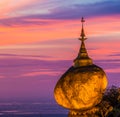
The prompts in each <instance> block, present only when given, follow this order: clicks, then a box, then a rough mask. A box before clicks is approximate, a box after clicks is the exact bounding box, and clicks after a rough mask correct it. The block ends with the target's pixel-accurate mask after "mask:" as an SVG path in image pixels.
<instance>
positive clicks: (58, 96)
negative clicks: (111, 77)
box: [54, 18, 107, 111]
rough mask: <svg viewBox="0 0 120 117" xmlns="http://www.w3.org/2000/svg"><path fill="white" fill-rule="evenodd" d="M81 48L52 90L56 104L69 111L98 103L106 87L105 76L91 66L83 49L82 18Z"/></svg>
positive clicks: (102, 72) (86, 108)
mask: <svg viewBox="0 0 120 117" xmlns="http://www.w3.org/2000/svg"><path fill="white" fill-rule="evenodd" d="M81 22H82V30H81V35H80V38H79V39H80V40H81V47H80V50H79V53H78V56H77V58H76V59H75V60H74V65H73V66H72V67H70V68H69V69H68V70H67V71H66V72H65V73H64V74H63V75H62V77H61V78H60V79H59V81H58V82H57V84H56V86H55V89H54V97H55V100H56V102H57V103H58V104H59V105H61V106H63V107H65V108H68V109H70V110H81V111H82V110H88V109H90V108H92V107H94V106H95V105H97V104H98V103H100V101H101V99H102V96H103V93H104V91H105V89H106V87H107V78H106V74H105V72H104V71H103V69H102V68H100V67H98V66H96V65H94V64H93V62H92V59H91V58H89V56H88V53H87V50H86V48H85V44H84V41H85V40H86V39H87V38H86V37H85V34H84V29H83V22H84V19H83V18H82V20H81Z"/></svg>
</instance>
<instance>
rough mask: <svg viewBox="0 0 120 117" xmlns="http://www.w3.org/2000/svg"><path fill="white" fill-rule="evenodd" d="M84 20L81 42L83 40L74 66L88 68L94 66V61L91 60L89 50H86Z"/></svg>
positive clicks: (82, 20)
mask: <svg viewBox="0 0 120 117" xmlns="http://www.w3.org/2000/svg"><path fill="white" fill-rule="evenodd" d="M84 22H85V20H84V18H83V17H82V19H81V23H82V29H81V34H80V38H79V40H81V47H80V50H79V53H78V56H77V58H76V59H75V60H74V66H75V67H80V66H87V65H92V59H90V58H89V56H88V53H87V50H86V48H85V43H84V41H85V40H86V39H87V38H86V36H85V32H84Z"/></svg>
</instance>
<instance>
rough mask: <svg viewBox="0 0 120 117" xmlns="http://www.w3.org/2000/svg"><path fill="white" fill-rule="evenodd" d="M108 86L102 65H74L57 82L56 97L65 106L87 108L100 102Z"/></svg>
mask: <svg viewBox="0 0 120 117" xmlns="http://www.w3.org/2000/svg"><path fill="white" fill-rule="evenodd" d="M106 86H107V78H106V75H105V72H104V71H103V70H102V69H101V68H100V67H98V66H96V65H89V66H81V67H73V66H72V67H71V68H70V69H68V71H67V72H66V73H65V74H63V76H62V77H61V78H60V79H59V81H58V82H57V84H56V87H55V89H54V97H55V100H56V102H57V103H58V104H59V105H61V106H63V107H65V108H68V109H79V110H87V109H89V108H91V107H93V106H95V105H97V104H98V103H100V101H101V99H102V95H103V93H104V91H105V89H106Z"/></svg>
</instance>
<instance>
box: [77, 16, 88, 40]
mask: <svg viewBox="0 0 120 117" xmlns="http://www.w3.org/2000/svg"><path fill="white" fill-rule="evenodd" d="M81 22H82V30H81V35H80V36H81V37H80V38H79V40H81V41H84V40H86V39H87V38H86V37H85V32H84V27H83V23H84V22H85V20H84V18H83V17H82V18H81Z"/></svg>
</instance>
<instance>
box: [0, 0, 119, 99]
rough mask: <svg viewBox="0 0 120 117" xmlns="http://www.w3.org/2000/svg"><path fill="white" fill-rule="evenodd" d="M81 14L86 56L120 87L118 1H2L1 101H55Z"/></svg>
mask: <svg viewBox="0 0 120 117" xmlns="http://www.w3.org/2000/svg"><path fill="white" fill-rule="evenodd" d="M82 16H83V17H84V18H85V20H86V22H85V26H84V28H85V33H86V36H87V38H88V39H87V40H86V48H87V49H88V53H89V56H90V57H91V58H92V59H93V61H94V63H95V64H97V65H99V66H101V67H102V68H104V70H105V72H106V74H107V76H108V81H109V86H110V85H117V86H120V0H1V1H0V94H1V95H0V99H1V100H2V99H5V100H15V99H16V100H20V99H23V100H24V99H30V100H31V99H43V98H44V99H48V100H49V99H53V89H54V86H55V84H56V82H57V80H58V79H59V78H60V76H61V75H62V74H63V73H64V72H65V71H66V70H67V69H68V68H69V67H70V66H71V65H73V60H74V59H75V57H76V56H77V54H78V50H79V47H80V42H79V40H78V38H79V35H80V31H81V22H80V20H81V17H82Z"/></svg>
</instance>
